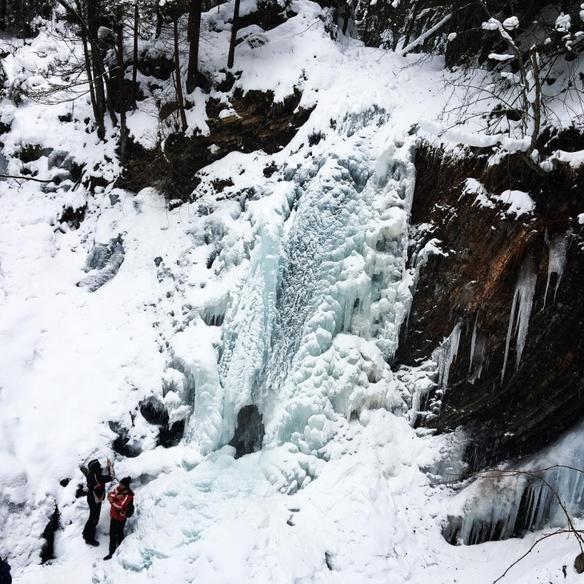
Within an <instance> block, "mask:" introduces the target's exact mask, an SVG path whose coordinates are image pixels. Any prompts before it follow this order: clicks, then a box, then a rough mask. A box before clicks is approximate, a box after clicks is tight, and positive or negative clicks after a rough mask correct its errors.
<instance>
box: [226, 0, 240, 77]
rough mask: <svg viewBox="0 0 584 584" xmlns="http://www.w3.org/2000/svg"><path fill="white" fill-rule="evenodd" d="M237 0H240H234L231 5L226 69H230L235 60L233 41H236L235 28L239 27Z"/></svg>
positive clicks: (238, 0)
mask: <svg viewBox="0 0 584 584" xmlns="http://www.w3.org/2000/svg"><path fill="white" fill-rule="evenodd" d="M239 2H240V0H235V6H234V7H233V21H232V24H231V41H230V43H229V56H228V57H227V68H228V69H231V68H232V67H233V62H234V61H235V42H236V41H237V29H238V28H239Z"/></svg>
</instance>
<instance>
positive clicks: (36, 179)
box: [0, 174, 53, 183]
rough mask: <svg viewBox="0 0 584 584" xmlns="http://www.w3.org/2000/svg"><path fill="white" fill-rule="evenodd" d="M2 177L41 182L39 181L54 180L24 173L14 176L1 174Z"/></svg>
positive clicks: (48, 181)
mask: <svg viewBox="0 0 584 584" xmlns="http://www.w3.org/2000/svg"><path fill="white" fill-rule="evenodd" d="M0 178H13V179H14V180H30V181H34V182H39V183H51V182H53V180H52V179H50V180H44V179H42V178H34V177H32V176H23V175H18V176H14V175H12V174H0Z"/></svg>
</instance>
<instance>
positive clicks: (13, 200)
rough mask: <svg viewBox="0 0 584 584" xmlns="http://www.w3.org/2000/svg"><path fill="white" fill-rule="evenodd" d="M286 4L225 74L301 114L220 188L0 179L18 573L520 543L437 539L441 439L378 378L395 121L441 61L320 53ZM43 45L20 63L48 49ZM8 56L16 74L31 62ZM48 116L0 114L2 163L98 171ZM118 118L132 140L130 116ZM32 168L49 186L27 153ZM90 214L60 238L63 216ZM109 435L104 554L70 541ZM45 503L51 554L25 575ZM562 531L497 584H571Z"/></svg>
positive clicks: (324, 575)
mask: <svg viewBox="0 0 584 584" xmlns="http://www.w3.org/2000/svg"><path fill="white" fill-rule="evenodd" d="M294 10H295V11H296V12H298V15H297V16H295V17H294V18H291V19H290V20H288V21H287V22H286V23H285V24H284V25H282V26H280V27H278V28H277V29H274V30H272V31H268V32H267V33H265V38H266V39H267V42H266V43H265V44H263V45H262V46H260V47H256V48H251V46H248V45H246V44H245V43H244V44H242V45H241V46H240V48H238V51H239V52H238V66H239V67H241V69H242V71H243V72H244V73H243V75H242V77H241V78H240V79H239V80H238V84H239V86H240V87H241V88H243V89H245V90H249V89H271V90H275V96H276V99H278V98H282V97H285V96H286V95H288V94H289V93H290V92H291V90H292V88H293V87H295V86H297V87H300V88H301V90H302V92H303V102H302V105H303V106H305V107H309V106H315V109H314V111H313V112H312V114H311V116H310V118H309V120H308V122H307V123H306V124H305V125H304V126H303V127H302V128H301V130H300V131H299V133H298V134H297V135H296V137H295V138H294V139H293V140H292V142H291V143H290V144H289V145H288V146H287V147H286V148H284V149H283V150H282V151H280V152H278V153H277V154H274V155H271V156H269V155H267V154H265V153H263V152H255V153H251V154H241V153H232V154H230V155H228V156H227V157H225V158H224V159H222V160H220V161H218V162H216V163H214V164H212V165H211V166H209V167H207V168H206V169H204V171H203V173H202V177H203V183H202V185H201V187H200V190H201V193H204V192H205V187H206V185H207V186H208V185H211V184H212V183H213V181H215V180H217V179H219V180H221V179H227V178H229V179H230V180H231V181H232V182H233V185H232V186H228V187H226V188H225V190H224V191H223V193H222V194H221V197H220V199H219V200H218V198H217V197H215V196H214V195H211V194H207V195H204V194H203V195H202V196H201V197H200V198H199V199H198V200H197V201H196V202H193V203H189V204H184V205H182V206H180V207H178V208H176V209H174V210H168V208H167V206H166V204H165V200H164V197H163V196H162V194H160V193H157V192H156V191H154V190H153V189H145V190H143V191H141V192H140V193H138V194H132V193H129V192H125V191H122V190H120V189H114V188H111V187H105V188H99V187H98V189H97V190H96V194H95V195H90V194H89V193H88V192H85V191H84V187H83V186H79V187H78V188H76V189H73V188H70V189H65V188H61V189H57V190H56V191H54V192H45V191H46V189H45V191H43V189H41V188H40V187H39V185H38V184H35V183H31V182H27V183H17V182H14V181H11V182H7V181H3V182H0V197H1V198H0V201H1V205H2V214H1V216H0V266H1V271H0V335H1V337H2V347H3V351H2V352H1V353H0V435H1V436H2V441H1V442H0V496H1V497H2V499H1V501H2V505H1V507H0V519H1V520H2V521H1V525H0V555H2V556H4V555H8V556H9V557H10V560H11V562H12V564H13V566H14V570H15V580H16V582H18V583H23V584H24V583H26V584H52V583H54V584H57V583H59V584H63V583H79V584H83V583H85V582H87V583H89V582H92V583H95V584H98V583H101V584H106V583H107V584H114V583H116V584H121V583H124V584H125V583H128V584H133V583H136V584H137V583H142V582H160V583H162V582H168V581H173V582H185V583H186V582H193V583H194V582H196V583H198V584H203V583H235V582H237V583H241V582H251V581H254V582H261V583H263V582H265V583H268V582H270V583H275V584H280V583H282V584H284V583H293V582H296V583H309V582H313V583H326V582H338V583H355V584H360V583H365V582H371V583H374V582H379V583H382V582H383V583H387V582H395V583H401V582H412V583H418V584H422V583H427V582H436V583H444V584H446V583H451V582H460V583H466V582H471V581H472V582H476V583H477V584H478V583H487V582H491V581H493V580H494V579H495V578H496V577H497V576H499V575H500V573H501V572H502V571H503V570H504V568H505V567H506V566H507V565H508V564H509V563H511V562H512V561H513V560H515V559H516V557H517V556H518V555H520V554H521V553H523V552H524V551H525V550H526V549H527V548H528V547H529V545H530V543H531V540H532V539H533V537H531V536H530V537H531V539H530V538H528V539H527V540H526V541H512V542H497V543H491V544H484V545H481V546H476V547H454V546H450V545H449V544H448V543H447V542H446V541H445V540H444V538H443V537H442V535H441V530H442V526H443V524H444V522H445V521H446V515H447V514H448V513H450V512H452V513H457V512H460V508H461V507H462V506H463V505H464V501H462V502H458V501H457V500H454V502H451V499H450V496H451V493H450V491H449V490H448V489H447V488H446V487H443V486H440V485H436V484H434V485H432V482H433V481H434V482H435V481H436V480H440V479H444V478H446V477H445V476H442V477H439V476H438V475H440V474H442V475H444V470H443V469H444V468H447V470H448V469H450V467H453V468H455V467H456V456H457V450H456V444H457V442H456V439H454V438H451V437H445V438H434V437H432V436H424V435H423V432H422V433H417V432H416V431H414V430H413V429H412V427H411V424H410V423H409V420H410V419H411V418H412V416H411V408H412V407H415V404H416V403H417V402H416V399H417V397H419V396H417V394H416V390H418V389H419V387H421V386H423V385H424V384H428V383H431V380H430V377H431V375H432V374H433V373H434V370H435V364H432V363H430V364H428V365H427V367H428V372H427V373H426V372H425V371H422V372H421V373H416V374H413V373H412V372H406V373H403V372H401V373H400V374H397V373H396V372H394V371H392V370H391V367H390V365H389V363H391V359H392V357H393V354H394V352H395V349H396V346H397V342H398V332H399V327H400V325H401V323H402V321H403V319H405V318H406V317H407V312H408V307H409V301H410V297H411V290H410V287H411V283H412V279H413V277H414V275H413V274H411V273H408V272H407V271H406V270H405V259H406V258H405V254H406V251H407V250H406V248H407V240H408V213H409V208H410V204H411V197H412V194H413V185H414V181H415V172H414V167H413V152H414V148H415V140H414V137H413V136H412V135H410V134H411V132H410V129H411V128H412V126H413V125H414V124H419V125H422V126H423V125H424V120H428V121H432V120H434V119H435V118H436V117H437V116H438V113H439V112H440V110H441V107H442V105H443V80H442V63H441V62H440V60H439V59H436V60H428V59H427V58H425V59H423V60H422V61H419V57H407V58H403V57H399V56H397V55H395V54H391V53H388V52H385V51H381V50H377V49H371V48H365V47H364V46H362V45H361V44H360V43H359V42H357V41H355V40H352V39H348V38H341V39H339V40H338V41H333V40H332V39H331V38H330V36H329V35H328V33H327V32H326V29H325V28H326V27H325V25H326V24H327V22H326V18H321V16H322V15H323V12H322V10H321V9H320V8H319V7H318V6H316V5H315V4H312V3H310V2H308V1H305V0H299V1H298V2H295V3H294ZM222 11H227V7H225V6H222V7H221V8H220V12H219V16H218V15H217V13H216V12H213V13H209V14H207V15H205V18H206V19H208V20H210V19H213V20H214V21H215V22H218V21H220V20H221V18H220V15H221V13H222ZM216 29H217V30H218V32H217V34H215V35H213V36H209V39H208V42H207V43H203V46H204V47H205V49H204V52H205V57H206V58H205V62H206V63H210V65H209V67H211V66H212V65H213V63H214V62H215V61H216V62H217V63H218V62H220V61H221V62H222V61H223V60H224V59H225V53H226V49H227V36H228V31H227V30H221V27H220V26H216ZM43 38H44V37H43V36H42V34H41V36H40V37H39V38H38V39H37V40H35V41H34V43H33V45H32V47H33V48H32V49H28V48H27V49H26V51H31V52H32V53H34V47H35V43H38V44H39V45H38V46H37V50H38V52H41V51H46V50H47V49H46V47H45V46H44V45H43V46H42V47H41V46H40V45H41V44H42V42H43ZM19 54H20V55H21V57H22V58H23V60H24V62H25V64H26V66H31V67H32V66H33V64H34V63H36V61H35V59H39V58H40V57H38V53H37V56H30V57H29V58H28V60H27V59H25V57H24V49H23V52H21V53H19ZM44 54H45V52H43V55H44ZM43 58H45V57H43ZM37 64H38V63H37ZM16 74H17V73H15V75H16ZM18 74H20V73H18ZM63 107H64V106H62V105H61V106H55V108H49V107H47V106H41V105H38V104H28V105H25V106H23V107H20V108H17V109H14V110H11V111H10V112H7V113H6V115H9V116H11V117H12V130H11V132H10V134H9V135H8V136H7V137H6V140H5V151H6V153H7V154H9V155H13V154H15V153H16V152H17V151H18V149H19V148H20V146H21V145H23V144H26V143H31V142H32V143H35V144H40V145H42V146H43V147H47V148H57V147H58V148H59V149H62V150H64V151H66V152H71V154H72V156H73V158H74V159H75V160H76V162H77V163H78V164H87V167H88V168H92V167H93V164H94V163H95V161H97V160H99V161H100V164H101V168H100V172H101V173H104V172H109V173H111V176H112V177H113V176H114V175H115V173H116V172H117V167H116V163H115V156H114V155H113V145H112V142H113V141H110V142H109V143H108V144H106V145H105V146H104V145H102V144H97V143H94V142H93V141H92V140H93V137H88V135H87V134H85V132H84V131H83V129H82V128H81V127H79V128H77V127H75V124H72V126H73V127H71V128H70V129H68V130H67V134H66V138H65V139H64V137H63V135H61V136H58V132H64V130H62V128H63V125H62V124H60V122H59V120H58V115H62V114H63V113H64V110H63ZM81 107H88V106H87V104H85V106H81ZM143 107H145V108H147V107H148V103H146V104H145V105H144V106H143ZM60 108H61V109H60ZM197 111H199V110H197ZM201 111H202V110H201ZM201 111H199V114H201ZM134 116H135V117H134V119H132V118H130V120H129V127H130V129H131V131H132V132H134V134H135V136H136V137H137V138H140V139H143V140H144V141H145V140H146V138H145V136H148V135H151V134H152V132H153V131H154V130H153V129H152V128H149V127H148V123H150V122H148V121H147V120H148V119H149V118H148V116H146V115H145V112H144V111H138V112H137V113H136V114H134ZM190 121H191V122H192V123H193V124H195V125H198V127H200V128H201V127H202V126H201V124H202V123H203V122H201V120H200V119H198V118H197V120H194V118H193V120H190ZM426 127H429V126H428V124H426ZM203 129H204V128H203ZM106 156H108V157H110V158H111V159H112V160H114V162H112V163H111V164H109V165H106V168H104V167H103V164H102V163H103V160H105V157H106ZM10 164H11V165H13V167H10V168H14V169H16V168H17V167H18V165H19V164H20V163H19V162H18V161H16V160H15V159H11V160H10ZM28 164H29V165H30V168H32V169H35V170H38V171H40V172H41V173H43V172H44V173H50V172H55V170H54V168H50V166H51V165H50V159H49V158H48V157H47V156H41V157H40V158H38V160H36V161H33V162H30V163H28ZM269 165H274V167H275V168H276V170H275V172H274V173H273V174H271V176H270V177H269V178H266V176H265V175H264V172H263V171H264V169H265V168H266V167H267V166H269ZM41 176H47V175H46V174H44V175H41ZM69 186H72V185H69ZM209 190H212V189H209ZM84 205H86V207H87V208H86V211H85V219H84V220H83V221H82V222H81V225H80V227H79V228H78V229H70V228H69V227H68V226H67V225H66V224H65V223H62V222H61V223H60V222H59V221H58V220H57V218H58V217H59V216H60V214H61V212H62V209H63V208H65V207H67V206H71V207H72V208H73V209H78V208H80V207H83V206H84ZM77 284H79V285H77ZM416 375H417V376H418V378H419V381H418V385H416V384H415V383H412V379H414V378H415V377H416ZM146 399H150V400H152V403H156V404H158V405H159V406H164V408H165V409H166V411H167V412H168V414H169V416H170V421H171V422H174V421H180V420H184V421H185V434H184V437H183V439H182V441H181V443H180V444H179V445H178V446H174V447H172V448H164V447H162V446H157V429H156V427H155V426H153V425H151V424H148V423H147V422H146V420H145V419H144V417H143V416H142V415H141V414H140V413H139V404H140V403H141V402H143V400H146ZM250 404H253V405H256V406H257V407H258V409H259V411H260V412H261V414H262V416H263V422H264V424H265V429H266V435H265V439H264V447H263V449H262V450H261V451H260V452H256V453H253V454H250V455H247V456H244V457H242V458H239V459H237V460H236V459H235V458H234V448H232V447H231V446H228V445H227V444H228V443H229V442H230V440H231V438H232V436H233V433H234V430H235V426H236V420H237V414H238V412H239V411H240V409H241V408H242V407H243V406H246V405H250ZM412 404H414V406H412ZM116 433H117V434H122V435H123V437H124V439H125V443H126V447H127V448H129V449H130V450H131V453H132V454H134V455H136V456H134V457H121V456H116V464H117V470H118V475H119V476H123V475H125V474H131V475H132V476H133V477H134V485H135V487H134V490H135V491H136V506H137V512H136V515H135V516H134V517H133V518H132V519H131V520H130V521H129V523H128V531H129V535H128V537H127V539H126V541H125V542H124V544H123V546H122V548H120V550H119V552H118V553H117V554H116V556H115V558H114V560H113V561H112V562H110V563H108V564H104V563H103V562H102V560H101V558H102V556H103V555H104V550H105V546H104V545H103V544H102V547H101V548H100V549H97V550H96V549H93V548H87V546H85V544H84V543H83V541H82V539H81V533H80V532H81V528H82V525H83V523H84V521H85V513H86V504H85V500H84V499H76V498H75V491H76V488H77V484H78V482H79V481H80V480H81V478H82V477H81V475H80V472H79V470H78V466H79V464H81V463H83V462H85V461H87V460H88V459H90V458H92V457H94V456H100V457H105V456H107V455H109V456H111V455H112V450H111V444H112V441H113V440H114V439H115V438H116ZM449 458H452V459H453V460H452V462H449ZM445 461H446V462H445ZM449 465H450V466H449ZM63 479H71V480H70V482H67V481H64V482H63V485H65V486H62V485H61V484H60V482H59V481H61V480H63ZM55 506H58V509H59V512H60V524H61V529H60V530H59V531H58V532H57V535H56V544H55V555H56V558H55V559H54V560H52V561H51V562H50V563H49V564H46V565H43V566H40V565H38V554H39V550H40V546H41V541H40V534H41V533H42V531H43V529H44V527H45V524H46V523H47V521H48V519H49V516H50V515H51V513H52V512H53V509H54V508H55ZM105 515H106V513H105V510H104V512H103V515H102V522H101V526H100V529H99V531H100V534H101V536H102V540H104V539H105V537H106V535H105V534H106V532H107V519H106V518H105ZM562 537H563V536H559V537H558V540H559V541H558V542H556V543H555V544H554V543H552V544H550V545H547V546H546V547H545V549H544V551H543V552H542V554H541V556H537V560H533V559H531V560H530V562H531V563H530V564H529V566H528V568H527V571H526V572H524V574H523V576H521V577H519V576H517V574H521V570H522V568H520V569H519V571H518V572H514V573H513V574H514V575H513V576H511V578H512V579H511V580H510V581H512V582H516V583H520V582H524V583H525V584H527V583H529V584H533V583H534V582H550V581H551V582H560V581H562V582H571V581H576V577H575V576H574V575H572V574H570V575H569V576H568V578H567V579H564V576H563V574H562V571H561V566H562V565H564V564H566V565H567V564H569V563H571V562H572V559H573V556H574V555H575V552H576V550H575V546H574V545H572V544H571V543H570V542H569V540H567V539H566V538H564V539H561V538H562ZM554 545H555V546H557V547H554ZM560 577H561V580H560Z"/></svg>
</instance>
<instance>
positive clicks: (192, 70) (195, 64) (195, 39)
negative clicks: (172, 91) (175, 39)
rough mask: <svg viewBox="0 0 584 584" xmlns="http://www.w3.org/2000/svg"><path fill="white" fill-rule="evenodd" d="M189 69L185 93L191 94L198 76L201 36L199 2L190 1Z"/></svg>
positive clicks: (197, 0) (196, 0)
mask: <svg viewBox="0 0 584 584" xmlns="http://www.w3.org/2000/svg"><path fill="white" fill-rule="evenodd" d="M188 30H189V68H188V71H187V92H188V93H192V92H193V91H194V89H195V87H196V85H197V77H198V76H199V37H200V36H201V0H191V7H190V11H189V29H188Z"/></svg>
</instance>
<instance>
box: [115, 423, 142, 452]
mask: <svg viewBox="0 0 584 584" xmlns="http://www.w3.org/2000/svg"><path fill="white" fill-rule="evenodd" d="M108 425H109V427H110V430H111V431H112V432H114V433H115V434H116V437H115V438H114V440H113V442H112V450H113V451H114V452H117V453H118V454H121V455H122V456H125V457H127V458H135V457H136V456H138V455H139V454H140V453H141V450H140V448H138V447H137V446H136V445H135V444H132V443H131V442H130V433H129V430H128V429H127V428H125V427H124V426H122V424H120V423H119V422H112V421H110V422H108Z"/></svg>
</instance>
